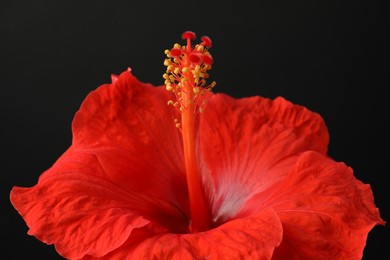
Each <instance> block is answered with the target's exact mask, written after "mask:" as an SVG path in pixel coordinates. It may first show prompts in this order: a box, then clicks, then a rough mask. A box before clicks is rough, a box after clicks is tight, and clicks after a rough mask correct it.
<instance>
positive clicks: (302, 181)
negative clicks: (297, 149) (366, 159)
mask: <svg viewBox="0 0 390 260" xmlns="http://www.w3.org/2000/svg"><path fill="white" fill-rule="evenodd" d="M246 207H247V209H248V208H251V209H249V211H250V212H252V211H253V210H256V209H255V208H257V209H258V208H261V207H272V208H274V209H275V211H276V213H277V214H278V216H279V218H280V220H281V221H282V224H283V231H284V233H283V242H282V244H281V245H280V247H279V248H277V249H276V250H275V256H274V258H273V259H286V258H288V259H361V258H362V252H363V249H364V246H365V244H366V239H367V234H368V232H369V231H370V230H371V229H372V228H373V227H374V226H375V225H378V224H384V222H383V220H382V219H381V217H380V215H379V211H378V209H377V208H376V206H375V204H374V198H373V195H372V191H371V188H370V186H369V185H368V184H363V183H361V182H360V181H359V180H357V179H356V178H355V177H354V175H353V171H352V169H351V168H349V167H347V166H346V165H345V164H344V163H337V162H334V161H332V160H331V159H329V158H326V157H325V156H323V155H320V154H319V153H315V152H306V153H304V154H302V155H301V156H300V157H299V159H298V161H297V162H296V164H295V166H294V167H293V168H292V170H291V172H290V173H289V175H288V176H287V177H286V179H285V180H283V181H282V182H280V183H278V184H277V185H274V187H272V188H270V189H269V191H267V192H264V193H263V194H259V195H257V196H256V198H255V197H254V198H252V199H251V200H250V201H249V202H248V203H247V205H246ZM243 215H246V214H243Z"/></svg>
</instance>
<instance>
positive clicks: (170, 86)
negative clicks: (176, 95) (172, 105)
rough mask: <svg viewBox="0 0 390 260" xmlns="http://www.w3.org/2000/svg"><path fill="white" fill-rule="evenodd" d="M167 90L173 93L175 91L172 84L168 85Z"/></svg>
mask: <svg viewBox="0 0 390 260" xmlns="http://www.w3.org/2000/svg"><path fill="white" fill-rule="evenodd" d="M165 88H166V90H168V91H172V90H173V87H172V85H171V84H170V83H168V84H167V85H166V87H165Z"/></svg>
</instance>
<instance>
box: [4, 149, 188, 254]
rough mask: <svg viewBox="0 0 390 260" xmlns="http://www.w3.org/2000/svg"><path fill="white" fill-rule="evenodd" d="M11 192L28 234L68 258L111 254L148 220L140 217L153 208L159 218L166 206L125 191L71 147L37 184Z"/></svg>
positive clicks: (92, 157)
mask: <svg viewBox="0 0 390 260" xmlns="http://www.w3.org/2000/svg"><path fill="white" fill-rule="evenodd" d="M10 196H11V202H12V204H13V205H14V207H15V208H16V209H17V210H18V212H19V213H20V214H21V215H22V216H23V218H24V219H25V221H26V223H27V225H28V226H29V228H30V229H29V232H28V233H29V234H30V235H34V236H36V237H37V238H38V239H40V240H41V241H43V242H45V243H47V244H55V247H56V250H57V251H58V252H59V254H61V255H62V256H64V257H66V258H69V259H79V258H81V257H83V256H84V255H93V256H95V257H96V256H102V255H105V254H107V253H108V252H111V251H112V250H114V249H116V248H118V247H120V246H121V245H122V244H123V243H124V242H125V241H126V240H127V239H128V237H129V235H130V234H131V233H132V231H133V230H134V229H137V228H141V227H144V226H146V225H147V224H149V223H150V221H149V220H147V219H145V218H144V217H143V215H146V216H148V215H150V214H152V213H153V212H152V213H151V212H149V211H150V210H151V209H154V210H155V211H158V212H157V213H156V214H159V216H160V217H161V216H162V218H163V217H164V211H163V210H161V211H159V208H161V207H169V205H168V206H166V205H164V203H165V204H166V202H164V201H160V202H159V201H150V199H149V198H148V196H145V195H144V194H142V193H134V192H133V191H131V190H126V189H123V188H122V187H121V186H120V185H119V184H118V183H115V180H113V179H111V177H110V175H108V174H107V173H106V172H105V171H104V170H103V168H102V167H101V165H100V163H99V161H98V159H97V157H96V156H95V155H92V154H87V153H83V152H75V151H74V149H73V148H72V147H71V148H70V149H69V150H68V151H67V152H66V153H64V155H62V157H61V158H60V159H59V160H58V161H57V162H56V163H55V164H54V165H53V167H52V168H50V169H49V170H48V171H46V172H45V173H44V174H42V175H41V177H40V178H39V181H38V184H37V185H35V186H34V187H32V188H21V187H14V188H13V189H12V191H11V195H10ZM158 203H159V204H161V205H160V206H159V207H157V206H155V204H158ZM151 204H153V206H151ZM172 210H173V211H174V210H176V209H175V208H173V209H172ZM166 218H171V219H173V220H172V221H174V220H175V219H174V218H173V217H169V216H167V217H166ZM176 222H179V224H180V221H178V220H177V219H176ZM182 222H183V221H182Z"/></svg>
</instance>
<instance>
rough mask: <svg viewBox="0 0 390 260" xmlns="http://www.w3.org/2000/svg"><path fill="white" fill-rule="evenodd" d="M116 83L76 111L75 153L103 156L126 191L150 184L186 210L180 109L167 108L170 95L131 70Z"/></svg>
mask: <svg viewBox="0 0 390 260" xmlns="http://www.w3.org/2000/svg"><path fill="white" fill-rule="evenodd" d="M114 79H115V80H114V83H112V84H107V85H103V86H101V87H99V88H98V89H97V90H95V91H93V92H91V93H90V94H89V95H88V96H87V97H86V99H85V100H84V102H83V104H82V106H81V107H80V109H79V111H78V112H77V113H76V116H75V118H74V120H73V125H72V127H73V137H74V139H73V146H74V149H75V150H80V151H85V152H89V153H93V154H95V155H97V156H98V158H99V162H100V163H101V164H102V167H103V168H104V169H105V171H106V172H107V173H108V174H111V175H112V178H113V179H116V180H117V179H120V181H121V183H122V186H123V187H124V188H128V189H133V188H135V189H136V190H142V191H144V188H145V186H148V187H147V189H148V190H149V191H151V192H153V193H156V194H160V195H163V196H166V197H167V199H169V198H172V197H175V200H179V201H180V203H179V204H180V207H182V208H183V209H184V211H186V210H187V208H188V201H187V199H186V197H187V190H186V184H185V182H186V179H185V178H186V177H185V173H184V162H183V150H182V149H183V148H182V143H181V136H180V131H179V130H178V129H177V128H176V127H175V124H174V116H175V115H174V113H175V111H174V110H173V109H172V108H171V107H169V106H168V105H167V101H168V100H169V99H170V97H171V96H170V94H169V92H168V91H166V90H165V89H164V88H162V87H154V86H152V85H151V84H145V83H142V82H140V81H138V80H137V79H136V78H135V77H134V76H133V75H132V74H131V73H130V71H125V72H123V73H122V74H121V75H119V77H114ZM146 180H149V181H146ZM134 182H135V183H137V185H139V184H140V183H144V185H140V186H137V185H134Z"/></svg>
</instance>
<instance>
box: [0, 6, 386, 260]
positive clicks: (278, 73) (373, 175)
mask: <svg viewBox="0 0 390 260" xmlns="http://www.w3.org/2000/svg"><path fill="white" fill-rule="evenodd" d="M184 2H185V1H180V2H179V1H178V2H174V1H155V2H152V1H65V0H64V1H53V0H52V1H49V0H47V1H44V0H37V1H17V0H12V1H11V0H2V1H1V2H0V87H1V89H0V93H1V102H0V111H1V130H0V131H1V139H0V142H1V143H0V144H1V166H2V170H1V188H0V190H1V200H0V203H1V214H0V219H1V224H2V231H1V236H2V242H1V244H0V247H1V250H0V257H1V258H2V259H25V258H40V259H61V258H60V257H59V256H58V255H57V254H56V252H55V250H54V248H53V247H52V246H47V245H45V244H43V243H41V242H39V241H38V240H36V239H35V238H34V237H31V236H28V235H27V234H26V232H27V227H26V225H25V223H24V221H23V219H22V218H21V217H20V216H19V215H18V214H17V212H16V211H15V210H14V209H13V207H12V206H11V204H10V202H9V191H10V189H11V187H12V186H14V185H18V186H25V187H29V186H33V185H35V184H36V182H37V179H38V176H39V175H40V174H41V173H42V172H43V171H44V170H46V169H47V168H49V167H50V166H51V165H52V163H54V161H55V160H56V159H57V158H58V156H59V155H61V154H62V153H63V152H64V151H65V149H66V148H67V147H68V146H69V145H70V143H71V138H72V137H71V122H72V119H73V116H74V113H75V112H76V111H77V110H78V108H79V106H80V104H81V102H82V101H83V99H84V98H85V96H86V95H87V94H88V93H89V92H90V91H91V90H93V89H95V88H96V87H98V86H99V85H101V84H103V83H108V82H110V75H111V73H115V74H119V73H120V72H122V71H123V70H125V69H126V68H127V67H131V68H132V69H133V73H134V74H135V75H136V76H137V77H138V78H139V79H140V80H142V81H144V82H151V83H153V84H155V85H161V84H162V83H163V79H162V77H161V76H162V74H163V73H164V71H165V67H164V66H163V64H162V63H163V60H164V58H165V55H164V50H165V49H167V48H170V47H171V46H172V45H173V44H174V43H175V42H179V43H182V41H181V38H180V36H181V33H182V32H183V31H185V30H192V31H194V32H196V33H197V35H198V36H199V37H198V39H199V38H200V36H202V35H208V36H209V37H210V38H211V39H212V40H213V47H212V48H211V53H212V54H213V57H214V61H215V63H214V69H213V70H212V71H211V77H212V80H216V81H217V86H216V88H215V92H225V93H227V94H230V95H232V96H235V97H244V96H253V95H262V96H265V97H270V98H274V97H276V96H284V97H285V98H287V99H289V100H290V101H292V102H294V103H298V104H301V105H304V106H306V107H307V108H309V109H310V110H313V111H315V112H318V113H320V114H321V115H322V116H323V118H324V120H325V121H326V123H327V126H328V128H329V132H330V145H329V155H330V156H332V157H333V158H334V159H335V160H337V161H343V162H345V163H346V164H348V165H349V166H351V167H352V168H353V169H354V171H355V175H356V177H357V178H358V179H360V180H362V181H363V182H365V183H370V184H371V187H372V190H373V192H374V196H375V203H376V205H377V206H378V208H379V209H380V211H381V215H382V217H383V219H385V220H390V214H389V200H388V196H389V192H388V190H389V189H390V187H389V186H388V184H389V182H388V180H387V178H388V177H387V175H389V167H388V164H389V138H388V132H389V131H388V126H387V125H388V123H389V102H388V95H387V94H385V86H386V87H387V88H388V87H389V86H390V85H389V65H388V64H389V59H388V58H389V56H388V47H389V42H388V41H386V40H385V37H386V36H388V13H387V12H386V10H387V9H386V8H385V7H384V6H383V5H382V4H378V3H381V1H285V2H280V1H248V2H247V1H238V3H229V1H227V2H226V1H204V2H202V1H199V2H195V1H193V2H191V3H189V2H188V1H187V4H184ZM382 2H383V3H385V1H382ZM3 236H4V237H3ZM389 246H390V235H389V229H388V227H387V226H386V227H382V226H377V227H375V228H374V229H373V230H372V231H371V232H370V233H369V236H368V240H367V246H366V248H365V251H364V257H363V259H389V258H390V253H389Z"/></svg>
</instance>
